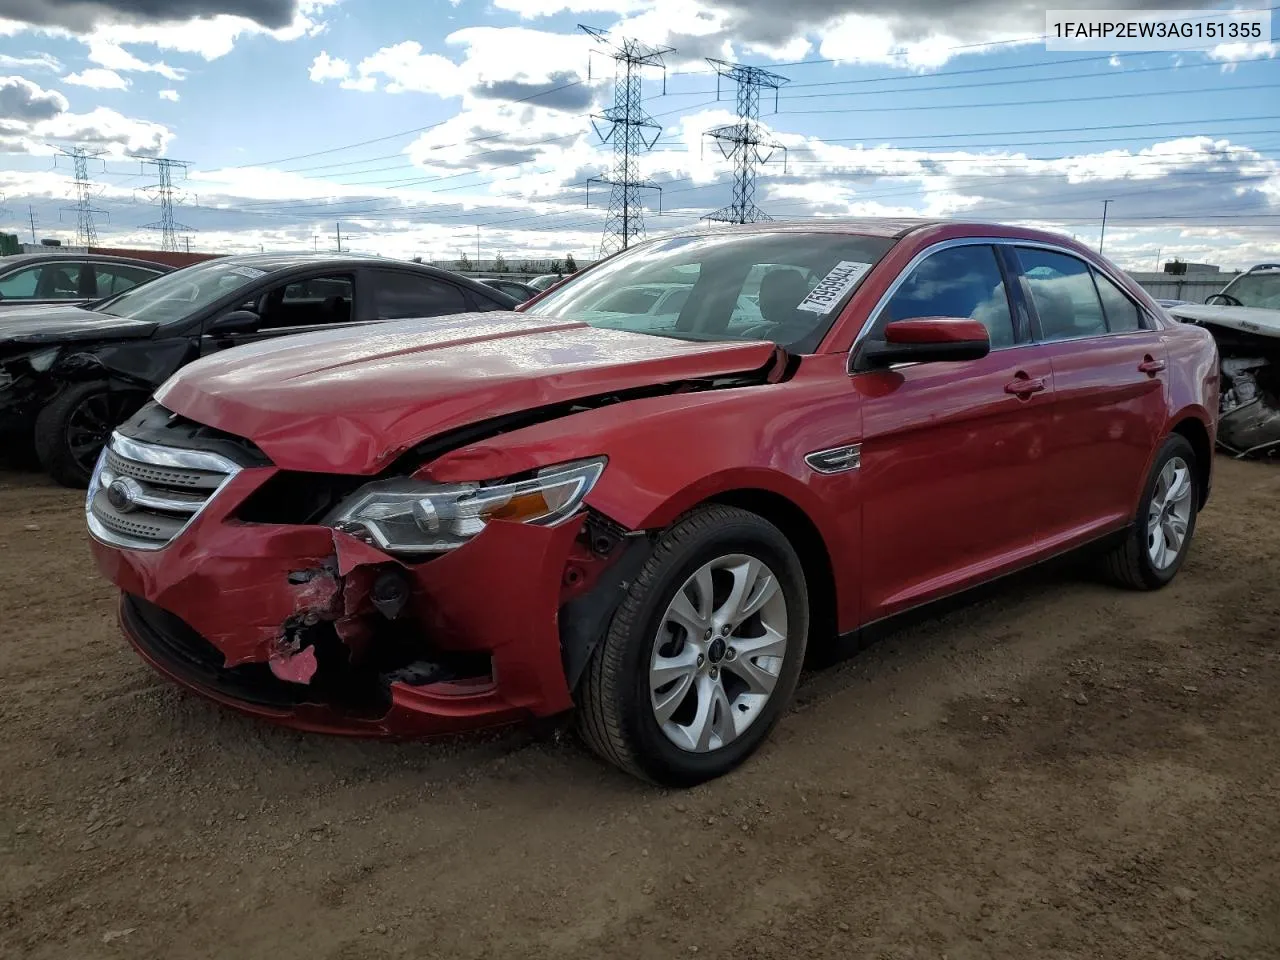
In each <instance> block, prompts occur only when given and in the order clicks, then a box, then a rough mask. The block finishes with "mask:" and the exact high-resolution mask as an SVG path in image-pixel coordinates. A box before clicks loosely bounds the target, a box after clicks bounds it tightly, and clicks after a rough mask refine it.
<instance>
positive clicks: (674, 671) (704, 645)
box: [649, 553, 787, 753]
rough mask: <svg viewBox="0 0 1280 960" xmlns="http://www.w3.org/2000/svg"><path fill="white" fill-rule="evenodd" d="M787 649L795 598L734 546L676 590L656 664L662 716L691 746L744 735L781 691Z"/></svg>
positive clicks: (705, 748)
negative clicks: (789, 602)
mask: <svg viewBox="0 0 1280 960" xmlns="http://www.w3.org/2000/svg"><path fill="white" fill-rule="evenodd" d="M786 652H787V601H786V597H785V596H784V595H783V592H782V588H781V587H780V586H779V584H778V578H777V576H776V575H775V574H774V572H773V571H772V570H771V569H770V568H769V567H768V566H767V565H766V564H765V563H763V562H762V561H761V560H759V559H757V558H755V557H752V556H748V555H746V554H737V553H735V554H727V555H725V556H721V557H717V558H716V559H714V560H711V561H710V562H708V563H705V564H703V565H702V566H701V567H699V568H698V569H697V570H696V571H694V573H693V574H692V576H690V577H689V578H688V579H687V580H686V581H685V582H684V584H683V585H682V586H681V587H680V589H679V590H677V591H676V593H675V596H674V597H673V598H672V600H671V602H670V604H668V606H667V610H666V613H665V614H664V615H663V617H662V621H661V623H660V624H659V627H658V635H657V637H656V638H655V640H654V644H653V653H652V656H651V658H650V665H649V697H650V704H651V706H652V708H653V715H654V718H655V719H656V720H657V721H658V726H659V727H660V728H661V729H662V732H663V734H664V735H665V736H666V738H667V739H668V740H670V741H671V742H672V743H673V744H675V745H676V746H677V747H679V748H680V749H681V750H685V751H688V752H691V753H707V752H710V751H712V750H718V749H720V748H721V747H723V746H725V745H726V744H729V743H731V742H732V741H734V740H736V739H737V738H738V737H739V736H741V735H742V734H743V733H744V732H745V731H746V730H747V728H748V727H750V726H751V725H752V724H753V723H754V722H755V721H756V720H757V718H759V716H760V714H761V712H762V711H763V710H764V708H765V706H766V704H768V702H769V699H770V698H771V697H772V696H773V691H774V688H775V687H776V686H777V683H778V678H779V676H780V675H781V673H782V666H783V662H784V660H785V658H786Z"/></svg>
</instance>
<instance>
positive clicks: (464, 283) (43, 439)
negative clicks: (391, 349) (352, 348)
mask: <svg viewBox="0 0 1280 960" xmlns="http://www.w3.org/2000/svg"><path fill="white" fill-rule="evenodd" d="M515 305H516V301H515V300H514V299H513V298H511V297H509V296H507V295H506V294H504V293H501V292H499V291H497V290H494V289H492V288H490V287H486V286H484V285H483V284H480V283H476V282H475V281H473V280H470V279H468V278H466V277H462V276H458V275H457V274H452V273H449V272H448V271H446V270H439V269H436V268H434V267H429V266H426V265H423V264H418V263H412V262H407V261H399V260H388V259H384V258H381V257H367V256H348V255H329V254H321V255H312V254H295V255H289V254H255V255H251V256H236V257H222V258H219V259H217V260H209V261H206V262H204V263H198V264H195V265H194V266H190V267H185V268H183V269H181V270H177V271H174V272H173V273H170V274H167V275H165V276H163V277H159V278H158V279H156V280H153V281H151V282H149V283H147V284H145V285H143V286H140V287H137V288H135V289H133V290H128V291H125V292H124V293H121V294H118V295H116V296H112V297H108V298H106V299H104V300H99V301H96V302H94V303H90V304H88V305H86V306H83V307H75V306H58V305H54V306H39V307H30V308H15V309H10V310H5V311H3V312H0V436H3V437H4V438H5V439H4V440H3V441H0V443H2V445H3V448H4V449H7V450H12V449H15V448H21V447H27V448H30V447H32V446H34V451H35V454H36V456H37V457H38V458H39V461H40V465H41V466H42V467H43V468H44V469H45V471H47V472H48V474H49V475H50V476H51V477H53V478H54V479H55V480H57V481H58V482H59V483H62V484H64V485H66V486H73V487H74V486H84V485H85V484H86V483H88V480H89V474H90V473H91V472H92V470H93V465H94V463H95V461H96V460H97V457H98V452H99V450H100V449H101V448H102V445H103V444H104V443H105V442H106V439H107V438H108V437H109V436H110V433H111V430H112V429H113V428H114V427H115V426H116V425H117V424H119V423H121V422H123V421H124V420H126V419H128V418H129V417H130V416H131V415H132V414H133V413H134V411H136V410H137V409H138V408H139V407H141V406H142V405H143V404H144V403H146V401H147V399H148V398H149V397H150V395H151V393H152V392H153V391H154V390H155V389H156V388H157V387H158V386H160V384H162V383H163V382H164V381H165V380H167V379H168V378H169V377H170V376H172V375H173V374H174V373H175V372H176V371H177V370H178V369H179V368H180V367H182V366H184V365H185V364H187V363H190V362H191V361H192V360H195V359H197V358H198V357H201V356H204V355H206V354H209V353H213V352H215V351H218V350H225V349H227V348H229V347H235V346H239V345H240V344H245V343H253V342H255V341H258V340H265V339H267V338H270V337H279V336H285V335H287V334H293V333H306V332H311V331H315V330H323V329H326V328H329V327H341V326H354V325H359V324H365V323H376V322H379V321H382V320H396V319H405V318H411V317H439V316H446V315H448V314H454V313H467V312H470V311H477V310H510V309H512V308H513V307H514V306H515Z"/></svg>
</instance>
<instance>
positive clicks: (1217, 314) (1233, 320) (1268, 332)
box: [1168, 304, 1280, 337]
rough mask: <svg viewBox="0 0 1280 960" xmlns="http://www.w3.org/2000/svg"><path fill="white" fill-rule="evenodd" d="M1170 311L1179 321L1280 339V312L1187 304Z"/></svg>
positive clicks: (1254, 308)
mask: <svg viewBox="0 0 1280 960" xmlns="http://www.w3.org/2000/svg"><path fill="white" fill-rule="evenodd" d="M1168 311H1169V313H1170V314H1172V315H1173V316H1174V317H1176V318H1177V319H1179V320H1194V321H1195V322H1197V323H1213V324H1217V325H1218V326H1220V327H1227V328H1229V329H1231V330H1242V331H1244V332H1245V333H1257V334H1261V335H1262V336H1264V337H1280V310H1267V309H1265V308H1262V307H1228V306H1203V305H1200V304H1186V305H1179V306H1176V307H1169V308H1168Z"/></svg>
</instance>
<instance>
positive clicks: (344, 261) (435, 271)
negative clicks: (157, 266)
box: [192, 253, 501, 293]
mask: <svg viewBox="0 0 1280 960" xmlns="http://www.w3.org/2000/svg"><path fill="white" fill-rule="evenodd" d="M203 263H230V264H233V265H240V266H246V267H257V268H258V269H259V270H265V271H266V272H268V273H278V272H280V271H282V270H293V269H299V268H302V267H309V266H329V267H333V268H335V269H355V268H356V267H363V266H371V265H372V266H378V267H385V268H387V269H391V270H403V271H406V272H409V273H418V274H424V275H426V276H430V277H435V278H436V279H438V280H448V281H449V282H451V283H461V284H463V285H464V286H467V287H469V288H470V289H477V288H478V289H480V290H484V291H488V292H491V293H492V292H499V293H500V292H501V291H494V290H493V288H492V287H486V286H485V285H484V284H481V283H479V282H478V281H476V280H473V279H472V278H471V277H468V276H466V275H464V274H461V273H455V272H453V271H452V270H445V269H442V268H441V267H433V266H431V265H430V264H427V263H418V262H416V261H414V260H398V259H396V258H394V257H380V256H377V255H376V254H371V253H237V254H232V255H231V256H226V257H218V258H217V260H206V261H203ZM192 266H200V264H192Z"/></svg>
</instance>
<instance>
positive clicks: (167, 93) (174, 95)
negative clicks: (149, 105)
mask: <svg viewBox="0 0 1280 960" xmlns="http://www.w3.org/2000/svg"><path fill="white" fill-rule="evenodd" d="M160 99H161V100H169V101H172V102H173V103H177V102H178V101H179V100H180V99H182V98H181V97H180V96H179V95H178V91H177V90H161V91H160Z"/></svg>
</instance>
